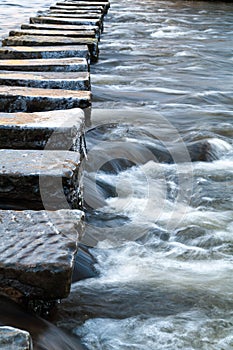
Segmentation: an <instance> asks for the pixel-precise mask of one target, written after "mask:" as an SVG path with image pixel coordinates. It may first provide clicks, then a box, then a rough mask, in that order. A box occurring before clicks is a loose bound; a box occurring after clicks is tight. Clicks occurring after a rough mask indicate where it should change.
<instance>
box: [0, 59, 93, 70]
mask: <svg viewBox="0 0 233 350" xmlns="http://www.w3.org/2000/svg"><path fill="white" fill-rule="evenodd" d="M0 70H10V71H30V72H32V71H33V72H87V71H88V70H89V66H88V64H87V61H86V59H85V58H75V57H72V58H54V59H31V60H27V59H21V60H19V59H16V60H0Z"/></svg>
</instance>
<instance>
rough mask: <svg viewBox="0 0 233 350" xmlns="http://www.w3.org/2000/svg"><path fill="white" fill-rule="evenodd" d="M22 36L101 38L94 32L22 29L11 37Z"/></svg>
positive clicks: (12, 32) (11, 34)
mask: <svg viewBox="0 0 233 350" xmlns="http://www.w3.org/2000/svg"><path fill="white" fill-rule="evenodd" d="M22 35H43V36H53V37H55V36H65V37H73V38H86V37H87V38H97V39H98V38H99V36H98V35H97V34H96V31H94V30H85V31H81V30H79V31H74V30H73V31H68V30H66V31H64V30H61V29H59V30H41V29H21V30H19V31H16V30H11V31H10V33H9V36H22Z"/></svg>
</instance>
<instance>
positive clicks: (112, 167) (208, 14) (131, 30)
mask: <svg viewBox="0 0 233 350" xmlns="http://www.w3.org/2000/svg"><path fill="white" fill-rule="evenodd" d="M7 3H8V4H9V1H8V2H5V6H3V9H7V10H6V11H11V13H12V17H13V14H14V13H15V9H11V10H9V8H8V7H7ZM13 3H14V2H11V4H13ZM47 3H48V2H47V1H39V0H38V1H35V4H33V5H32V7H34V8H35V6H37V4H38V9H39V7H40V8H41V7H42V6H44V5H47ZM2 4H3V2H2V3H1V5H2ZM20 4H21V6H23V7H24V5H23V1H21V2H20ZM39 4H40V6H39ZM25 8H26V10H25V11H22V12H23V15H22V17H21V18H20V17H17V21H15V24H17V23H19V22H22V18H23V16H24V15H25V13H26V11H31V9H32V8H29V7H28V5H27V4H26V3H25ZM9 13H10V12H9ZM1 16H3V15H2V14H1ZM3 17H4V16H3ZM1 22H2V19H1ZM3 23H4V22H3ZM5 23H6V26H5V27H4V28H3V29H6V28H7V29H8V28H10V25H12V23H11V24H10V25H9V24H8V26H7V22H5ZM1 29H2V28H0V30H1ZM232 34H233V4H232V3H224V2H218V1H214V2H207V1H206V2H201V1H190V2H189V1H151V0H148V1H138V0H135V1H132V0H128V1H127V0H126V1H122V0H118V1H116V0H112V1H111V9H110V11H109V14H108V16H107V17H106V20H105V34H104V35H103V36H102V39H101V43H100V50H101V55H100V60H99V62H98V63H97V64H96V65H94V66H92V72H91V73H92V75H91V76H92V90H93V98H94V101H93V107H94V108H93V119H92V125H91V126H90V129H89V131H88V132H87V137H86V139H87V148H88V160H87V161H85V162H84V164H83V168H84V169H85V175H84V183H85V193H84V195H85V202H86V208H87V213H86V216H87V229H86V235H85V237H84V243H86V244H89V245H91V246H93V247H94V248H93V249H92V253H93V254H94V255H95V257H96V259H97V261H98V263H97V266H96V268H97V269H98V270H99V272H100V277H98V278H93V279H90V280H85V281H81V282H77V283H75V284H74V285H73V287H72V291H71V294H70V297H69V298H68V299H67V300H66V301H63V302H62V304H61V305H60V307H59V313H58V316H57V325H58V326H60V327H62V328H65V329H67V330H70V331H72V332H73V333H74V334H76V335H78V336H79V337H81V339H82V342H83V343H84V344H85V345H86V346H87V348H88V349H89V350H113V349H114V350H122V349H123V350H126V349H127V350H151V349H152V350H177V349H182V350H183V349H185V350H231V349H233V265H232V261H233V257H232V253H233V211H232V209H233V204H232V202H233V108H232V107H233V93H232V87H233V77H232V63H233V51H232V48H233V42H232V41H233V40H232V38H233V36H232Z"/></svg>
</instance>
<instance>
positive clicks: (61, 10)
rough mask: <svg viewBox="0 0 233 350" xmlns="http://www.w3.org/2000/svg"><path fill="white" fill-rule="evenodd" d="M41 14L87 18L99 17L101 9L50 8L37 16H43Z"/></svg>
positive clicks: (101, 12) (39, 12)
mask: <svg viewBox="0 0 233 350" xmlns="http://www.w3.org/2000/svg"><path fill="white" fill-rule="evenodd" d="M43 13H63V14H65V13H68V14H69V13H70V14H80V15H81V14H82V15H85V16H87V17H88V15H89V14H92V15H93V14H98V15H101V14H103V8H101V7H99V8H94V7H92V8H91V7H89V8H85V7H84V8H82V9H80V7H76V8H71V6H70V7H68V8H67V7H65V8H56V7H55V8H50V9H49V10H46V11H38V12H37V14H43Z"/></svg>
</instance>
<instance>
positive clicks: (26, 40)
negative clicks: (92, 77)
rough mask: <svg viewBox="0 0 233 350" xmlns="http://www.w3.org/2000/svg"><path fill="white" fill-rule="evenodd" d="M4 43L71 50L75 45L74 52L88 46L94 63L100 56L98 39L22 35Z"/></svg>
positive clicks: (67, 21)
mask: <svg viewBox="0 0 233 350" xmlns="http://www.w3.org/2000/svg"><path fill="white" fill-rule="evenodd" d="M38 18H39V22H37V23H57V24H58V23H60V24H81V23H80V21H76V20H73V19H71V18H70V19H60V20H59V19H58V18H51V17H47V18H46V17H38ZM43 18H44V20H43ZM40 19H41V21H40ZM94 24H95V23H94ZM2 43H3V46H53V47H54V46H61V45H62V46H64V45H69V46H70V47H71V48H72V45H74V46H75V47H74V48H73V50H77V46H78V45H82V46H83V45H86V46H87V47H88V50H89V53H90V57H91V60H92V61H96V60H97V59H98V54H99V49H98V39H96V38H72V37H64V36H56V37H51V36H43V35H41V36H39V35H22V36H10V37H8V38H5V39H4V40H3V41H2ZM2 49H3V50H4V49H5V50H7V49H6V48H2ZM40 50H41V49H40ZM58 50H59V49H58ZM25 51H26V49H25ZM49 51H50V52H51V51H52V50H49ZM54 51H55V50H54ZM64 51H65V50H64ZM67 51H69V50H67ZM73 52H74V51H73ZM0 54H1V52H0ZM57 55H59V53H57ZM55 57H56V56H55ZM15 58H16V57H15Z"/></svg>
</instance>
